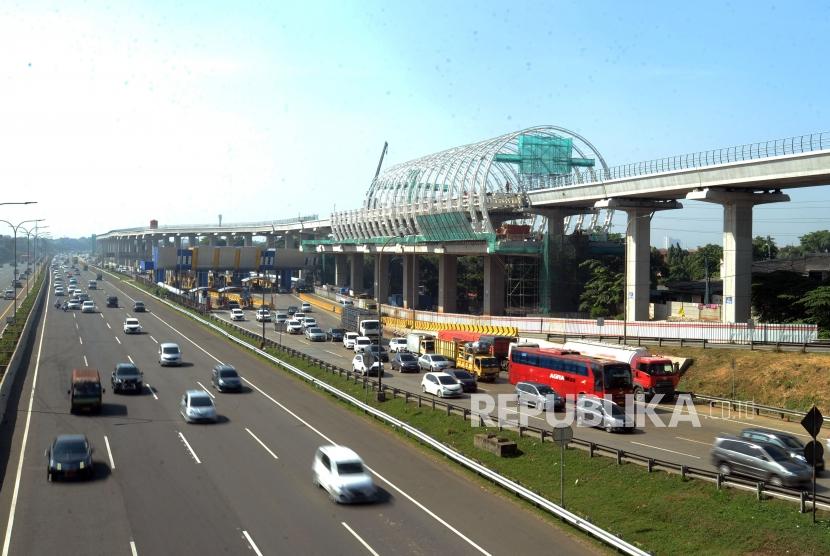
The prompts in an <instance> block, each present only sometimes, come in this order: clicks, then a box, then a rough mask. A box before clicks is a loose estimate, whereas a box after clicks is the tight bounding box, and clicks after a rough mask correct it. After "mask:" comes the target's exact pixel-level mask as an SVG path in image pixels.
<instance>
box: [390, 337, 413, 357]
mask: <svg viewBox="0 0 830 556" xmlns="http://www.w3.org/2000/svg"><path fill="white" fill-rule="evenodd" d="M389 351H391V352H392V353H397V352H399V351H409V350H408V349H407V347H406V338H392V339H391V340H389Z"/></svg>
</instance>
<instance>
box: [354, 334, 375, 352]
mask: <svg viewBox="0 0 830 556" xmlns="http://www.w3.org/2000/svg"><path fill="white" fill-rule="evenodd" d="M371 345H372V339H371V338H369V337H368V336H358V337H357V338H355V339H354V348H353V349H354V352H355V353H361V352H362V351H363V350H364V349H366V347H367V346H371Z"/></svg>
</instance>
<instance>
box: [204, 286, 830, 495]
mask: <svg viewBox="0 0 830 556" xmlns="http://www.w3.org/2000/svg"><path fill="white" fill-rule="evenodd" d="M274 297H275V300H274V303H275V306H276V307H278V308H281V309H284V308H286V307H288V306H289V305H297V306H299V305H300V303H301V301H300V299H299V298H298V297H296V296H294V295H276V296H274ZM245 313H246V320H245V321H242V322H239V321H237V322H236V323H235V324H237V325H242V326H244V327H245V328H248V329H249V330H252V331H254V332H257V333H260V332H261V330H262V324H261V323H259V322H256V321H255V318H254V311H245ZM214 314H215V315H216V316H218V317H220V318H222V319H224V320H227V321H229V322H230V318H229V313H228V312H227V311H215V312H214ZM311 316H314V317H315V318H316V319H317V322H318V324H319V325H320V327H321V328H323V329H324V330H327V329H328V328H331V327H339V326H340V320H339V315H335V314H333V313H329V312H327V311H323V310H321V309H318V308H316V307H312V313H311ZM266 336H267V337H268V338H271V339H275V340H276V339H279V335H278V334H276V333H275V332H274V330H273V325H271V324H268V325H266ZM281 341H282V342H283V343H285V344H286V345H289V346H290V347H293V348H294V349H298V350H301V351H304V352H306V353H308V354H310V355H313V356H314V357H317V358H319V359H322V360H324V361H326V362H329V363H332V364H336V365H339V366H341V367H344V368H351V367H352V363H351V360H352V357H353V356H354V353H353V352H351V351H349V350H347V349H345V348H344V347H343V345H342V344H341V343H333V342H310V341H308V340H307V339H306V338H305V337H304V336H302V335H288V334H285V333H283V334H282V336H281ZM390 355H394V354H390ZM384 368H385V373H384V379H383V380H384V383H385V384H387V385H388V386H390V387H398V388H402V389H406V390H408V391H410V392H420V391H421V386H420V382H421V379H422V377H423V373H411V374H400V373H397V372H394V373H393V372H391V367H390V366H389V364H388V363H385V364H384ZM513 391H514V387H513V386H512V385H511V384H510V383H509V382H508V380H507V375H506V373H502V374H501V376H500V378H499V380H498V381H497V382H496V383H481V384H480V385H479V393H486V394H494V395H496V394H510V393H513ZM453 403H456V404H457V405H459V406H463V407H467V408H469V407H470V405H471V400H470V395H469V394H464V395H463V397H462V398H459V399H456V400H455V401H454V402H453ZM694 409H695V412H696V414H697V416H698V418H699V424H700V427H697V426H694V424H693V423H690V422H688V421H681V422H678V423H677V426H676V427H670V426H668V425H670V423H671V416H672V414H673V412H674V406H673V405H672V404H661V405H659V406H657V407H656V413H657V415H659V416H660V417H661V424H662V425H663V426H659V425H657V424H655V423H653V422H652V421H651V420H650V419H648V418H646V419H645V427H644V428H643V429H641V430H638V431H636V432H635V433H633V434H616V433H607V432H605V431H603V430H599V429H591V428H586V427H579V428H577V429H575V436H576V438H579V439H583V440H586V441H589V442H595V443H597V444H603V445H606V446H611V447H613V448H617V449H621V450H625V451H627V452H633V453H637V454H641V455H644V456H646V457H652V458H655V459H661V460H664V461H670V462H674V463H677V464H682V465H687V466H691V467H697V468H703V469H711V470H713V471H714V470H715V468H714V466H712V465H711V463H710V460H709V453H710V450H711V447H712V443H713V441H714V439H715V437H717V436H718V435H722V434H731V435H737V434H739V433H740V431H741V430H742V429H744V428H748V427H760V428H767V429H774V430H780V431H785V432H789V433H791V434H794V435H796V436H798V437H799V438H800V439H801V440H802V442H804V443H807V442H809V441H810V437H809V436H808V435H807V433H806V432H805V431H804V429H803V428H802V427H801V425H800V424H799V423H798V422H788V421H784V420H780V419H774V418H771V417H765V416H758V415H752V414H751V413H747V412H737V411H733V412H729V411H728V410H722V409H721V408H710V407H709V406H707V405H696V406H694ZM678 411H680V412H682V413H684V414H688V408H681V409H679V410H678ZM511 414H512V416H513V417H517V415H516V412H515V411H508V415H511ZM556 416H557V417H563V415H562V414H558V415H556ZM548 417H549V416H546V415H544V414H542V415H538V416H529V417H528V424H530V425H532V426H536V427H543V428H546V429H552V428H553V426H552V425H551V424H550V423H549V422H548ZM827 432H828V429H827V428H825V430H824V431H823V432H822V435H821V436H820V439H821V441H822V444H824V445H825V446H826V440H825V435H826V434H827ZM826 460H827V461H828V463H830V454H826ZM817 484H818V487H817V493H818V494H824V495H826V494H828V493H830V472H825V473H824V474H823V475H821V476H820V477H819V479H818V481H817Z"/></svg>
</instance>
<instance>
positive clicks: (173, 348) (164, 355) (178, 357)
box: [159, 342, 182, 367]
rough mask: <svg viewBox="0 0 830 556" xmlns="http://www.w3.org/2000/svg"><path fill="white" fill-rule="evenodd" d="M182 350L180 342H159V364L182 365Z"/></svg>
mask: <svg viewBox="0 0 830 556" xmlns="http://www.w3.org/2000/svg"><path fill="white" fill-rule="evenodd" d="M181 363H182V350H181V349H179V345H178V344H174V343H172V342H165V343H163V344H159V365H161V366H162V367H164V366H165V365H181Z"/></svg>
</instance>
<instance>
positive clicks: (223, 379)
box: [210, 363, 242, 392]
mask: <svg viewBox="0 0 830 556" xmlns="http://www.w3.org/2000/svg"><path fill="white" fill-rule="evenodd" d="M210 381H211V383H212V384H213V387H214V388H216V389H217V390H219V391H220V392H241V391H242V379H241V378H240V377H239V374H238V373H237V372H236V369H234V368H233V367H232V366H230V365H223V364H221V363H220V364H219V365H216V366H215V367H213V374H212V375H211V378H210Z"/></svg>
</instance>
